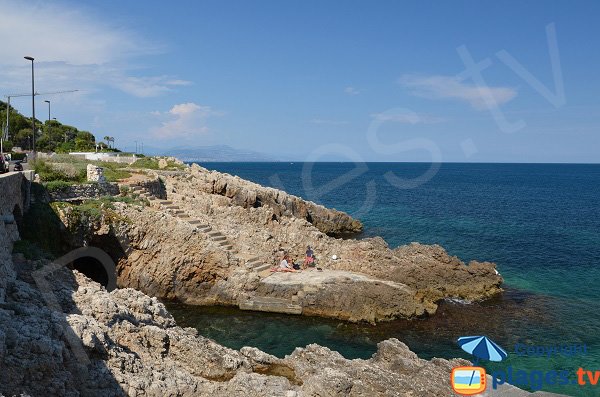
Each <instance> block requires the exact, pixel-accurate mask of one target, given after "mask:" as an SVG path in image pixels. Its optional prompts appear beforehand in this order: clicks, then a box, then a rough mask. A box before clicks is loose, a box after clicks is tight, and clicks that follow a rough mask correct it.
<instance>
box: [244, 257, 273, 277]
mask: <svg viewBox="0 0 600 397" xmlns="http://www.w3.org/2000/svg"><path fill="white" fill-rule="evenodd" d="M273 266H274V265H270V264H268V263H265V262H264V261H261V260H260V258H259V257H257V256H255V257H252V258H250V259H248V260H247V261H246V267H247V268H248V269H252V270H253V271H255V272H256V273H258V274H259V275H260V276H261V277H262V278H264V277H267V276H269V275H270V274H271V270H270V269H271V268H272V267H273Z"/></svg>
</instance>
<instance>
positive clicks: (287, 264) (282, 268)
mask: <svg viewBox="0 0 600 397" xmlns="http://www.w3.org/2000/svg"><path fill="white" fill-rule="evenodd" d="M275 271H276V272H296V270H294V268H293V262H292V260H291V259H290V257H289V256H287V255H285V256H284V257H283V259H282V260H281V262H279V266H278V267H277V268H276V269H275Z"/></svg>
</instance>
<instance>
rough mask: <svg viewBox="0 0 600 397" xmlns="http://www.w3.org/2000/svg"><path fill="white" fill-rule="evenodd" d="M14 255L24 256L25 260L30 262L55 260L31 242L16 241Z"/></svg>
mask: <svg viewBox="0 0 600 397" xmlns="http://www.w3.org/2000/svg"><path fill="white" fill-rule="evenodd" d="M13 254H23V255H24V256H25V258H26V259H29V260H38V259H53V258H52V255H51V254H49V253H47V252H46V251H44V250H43V249H41V248H40V247H38V246H37V244H35V243H33V242H31V241H29V240H19V241H15V244H14V245H13Z"/></svg>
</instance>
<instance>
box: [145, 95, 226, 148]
mask: <svg viewBox="0 0 600 397" xmlns="http://www.w3.org/2000/svg"><path fill="white" fill-rule="evenodd" d="M151 114H152V115H154V116H159V117H163V118H164V119H165V120H164V121H163V122H162V123H161V126H160V127H157V128H154V129H152V131H151V132H152V134H153V135H154V136H155V137H156V138H158V139H167V138H193V137H196V136H198V135H205V134H207V133H208V131H209V130H208V127H207V125H206V121H207V119H208V118H209V117H211V116H221V115H223V113H221V112H218V111H215V110H213V109H212V108H211V107H210V106H200V105H197V104H195V103H193V102H188V103H181V104H178V105H175V106H173V107H172V108H171V110H169V111H168V112H165V113H161V112H156V111H155V112H152V113H151Z"/></svg>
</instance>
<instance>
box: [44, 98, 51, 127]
mask: <svg viewBox="0 0 600 397" xmlns="http://www.w3.org/2000/svg"><path fill="white" fill-rule="evenodd" d="M44 102H46V103H47V104H48V124H49V123H50V101H48V100H45V101H44Z"/></svg>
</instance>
